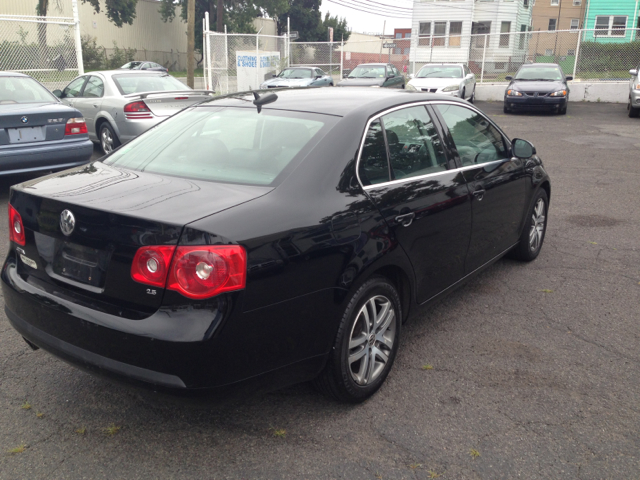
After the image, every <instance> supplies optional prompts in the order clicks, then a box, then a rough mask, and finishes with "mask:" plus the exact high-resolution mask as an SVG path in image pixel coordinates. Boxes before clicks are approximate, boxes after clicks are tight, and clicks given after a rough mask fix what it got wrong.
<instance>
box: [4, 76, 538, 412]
mask: <svg viewBox="0 0 640 480" xmlns="http://www.w3.org/2000/svg"><path fill="white" fill-rule="evenodd" d="M550 195H551V186H550V180H549V176H548V175H547V173H546V171H545V168H544V166H543V163H542V160H541V159H540V158H539V157H538V155H537V153H536V150H535V148H534V147H533V145H531V144H530V143H529V142H527V141H526V140H523V139H510V138H509V137H507V135H505V133H504V132H503V131H502V130H501V129H500V127H499V126H498V125H496V124H495V123H494V122H493V121H492V120H491V119H490V118H489V117H487V116H486V115H485V114H484V113H482V111H480V110H479V109H477V108H476V107H474V106H473V105H471V104H469V103H468V102H466V101H463V100H460V99H456V98H452V97H448V96H443V95H434V94H430V93H429V94H423V93H409V92H404V91H399V90H381V91H375V92H374V91H372V90H371V89H370V88H350V89H342V88H318V89H286V90H278V91H261V92H258V91H255V92H249V93H238V94H233V95H229V96H224V97H218V98H216V99H210V100H208V101H205V102H202V103H199V104H198V105H194V106H192V107H190V108H187V109H185V110H184V111H182V112H180V113H179V114H177V115H174V116H173V117H171V118H170V119H168V120H166V121H165V122H162V123H161V124H159V125H157V126H156V127H154V128H152V129H150V130H149V131H147V132H145V133H144V134H142V135H140V136H139V137H137V138H136V139H134V140H132V141H131V142H129V143H128V144H127V145H124V146H123V147H122V148H120V149H118V150H116V151H114V152H113V153H111V154H110V155H109V156H107V157H104V158H103V159H101V160H99V161H94V162H91V163H89V164H87V165H85V166H82V167H78V168H75V169H71V170H68V171H65V172H63V173H59V174H54V175H50V176H47V177H43V178H40V179H36V180H31V181H29V182H25V183H22V184H19V185H15V186H14V187H12V188H11V192H10V199H9V207H8V208H9V225H10V229H9V235H10V247H9V249H8V250H9V251H8V255H7V258H6V261H5V264H4V267H3V269H2V273H1V282H0V283H1V284H2V290H3V294H4V301H5V309H6V314H7V317H8V319H9V321H10V323H11V325H12V326H13V327H14V328H15V329H16V330H17V331H18V332H19V333H20V335H22V336H23V337H24V339H25V340H26V342H27V343H28V345H29V346H31V347H32V348H33V349H38V348H41V349H43V350H46V351H48V352H50V353H52V354H53V355H56V356H58V357H60V358H62V359H64V360H66V361H68V362H70V363H72V364H75V365H77V366H79V367H81V368H84V369H87V370H89V371H92V372H96V373H100V374H104V375H108V376H112V377H114V378H119V379H124V380H128V381H131V382H136V383H141V384H145V385H149V386H151V387H153V388H162V389H167V390H174V391H175V390H178V391H184V390H217V391H220V390H225V389H229V388H236V387H239V386H241V385H243V386H245V388H248V387H249V386H251V388H258V386H261V387H262V386H265V385H266V386H268V388H278V387H282V386H285V385H290V384H293V383H296V382H302V381H308V380H312V381H313V382H314V384H315V385H316V386H317V388H318V389H319V390H320V391H322V392H324V393H326V394H327V395H329V396H331V397H333V398H335V399H337V400H340V401H344V402H361V401H363V400H365V399H366V398H368V397H370V396H371V395H373V394H374V393H375V392H376V391H377V390H378V389H379V388H380V387H381V385H382V384H383V382H384V380H385V378H386V377H387V376H388V375H389V373H390V372H391V369H392V365H393V363H394V359H395V357H396V354H397V352H398V348H399V347H400V344H401V337H402V330H403V324H404V322H406V321H407V319H408V318H409V316H410V314H411V313H412V312H413V311H416V310H417V309H418V307H419V306H424V305H427V304H429V303H430V302H433V301H435V300H436V299H438V298H440V297H442V296H443V295H446V294H447V293H448V292H450V291H451V290H452V289H454V288H456V287H458V286H459V285H461V284H462V283H464V282H465V281H468V280H470V279H472V278H473V277H474V276H475V275H476V274H478V273H479V272H481V271H482V270H484V269H486V268H487V267H488V266H490V265H491V264H492V263H494V262H495V261H497V260H498V259H500V258H501V257H502V256H504V255H507V254H508V255H511V256H512V257H514V258H517V259H520V260H523V261H532V260H534V259H535V258H536V257H537V256H538V255H539V254H540V251H541V248H542V245H543V241H544V237H545V231H546V226H547V212H548V208H549V198H550ZM25 358H26V357H25ZM27 363H29V362H27V361H25V364H27Z"/></svg>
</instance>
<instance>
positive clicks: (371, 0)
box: [365, 0, 413, 12]
mask: <svg viewBox="0 0 640 480" xmlns="http://www.w3.org/2000/svg"><path fill="white" fill-rule="evenodd" d="M365 2H366V3H375V4H377V5H382V6H383V7H386V8H396V9H398V10H408V11H410V12H413V7H398V6H396V5H388V4H386V3H380V2H376V1H375V0H365Z"/></svg>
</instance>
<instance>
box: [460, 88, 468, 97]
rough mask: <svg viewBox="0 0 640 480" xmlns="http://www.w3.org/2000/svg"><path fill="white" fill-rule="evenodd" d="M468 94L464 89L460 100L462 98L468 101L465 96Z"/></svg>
mask: <svg viewBox="0 0 640 480" xmlns="http://www.w3.org/2000/svg"><path fill="white" fill-rule="evenodd" d="M466 94H467V89H466V88H463V89H462V95H461V96H460V98H462V100H466V98H464V96H465V95H466Z"/></svg>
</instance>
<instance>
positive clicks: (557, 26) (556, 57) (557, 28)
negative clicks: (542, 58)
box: [553, 0, 562, 63]
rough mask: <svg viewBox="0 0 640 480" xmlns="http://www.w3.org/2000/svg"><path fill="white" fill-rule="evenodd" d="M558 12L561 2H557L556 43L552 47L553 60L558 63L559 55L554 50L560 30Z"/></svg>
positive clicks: (560, 9) (560, 10) (560, 8)
mask: <svg viewBox="0 0 640 480" xmlns="http://www.w3.org/2000/svg"><path fill="white" fill-rule="evenodd" d="M560 12H562V0H559V1H558V20H556V42H555V44H554V45H553V60H554V61H555V63H558V59H559V57H560V56H559V55H558V52H557V51H556V49H557V48H558V30H560Z"/></svg>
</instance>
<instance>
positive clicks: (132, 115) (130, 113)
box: [124, 100, 153, 120]
mask: <svg viewBox="0 0 640 480" xmlns="http://www.w3.org/2000/svg"><path fill="white" fill-rule="evenodd" d="M124 116H125V118H127V119H129V120H137V119H148V118H153V115H151V110H149V107H147V104H146V103H144V102H143V101H142V100H139V101H137V102H132V103H127V104H126V105H125V106H124Z"/></svg>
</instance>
